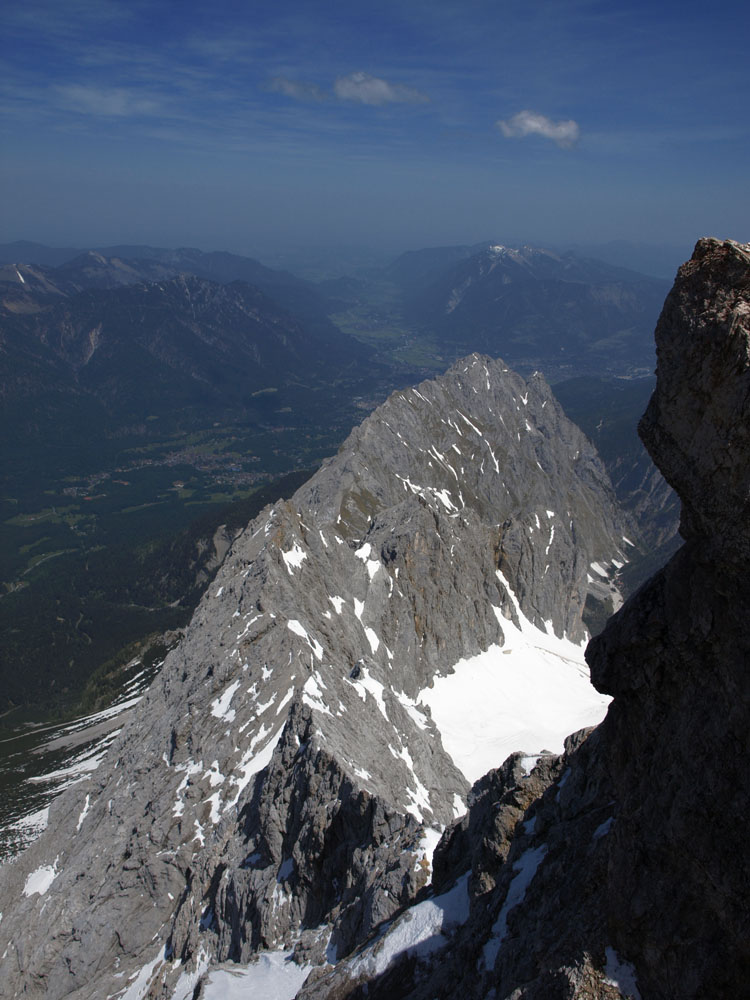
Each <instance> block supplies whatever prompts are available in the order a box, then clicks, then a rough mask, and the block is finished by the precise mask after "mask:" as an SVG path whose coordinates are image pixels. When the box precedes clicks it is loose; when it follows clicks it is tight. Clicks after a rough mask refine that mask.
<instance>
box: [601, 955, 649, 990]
mask: <svg viewBox="0 0 750 1000" xmlns="http://www.w3.org/2000/svg"><path fill="white" fill-rule="evenodd" d="M604 954H605V956H606V959H607V964H606V967H605V969H604V975H605V980H604V981H605V983H607V984H608V985H609V986H616V987H617V989H618V990H619V991H620V993H622V995H623V996H625V997H629V998H630V1000H641V991H640V990H639V989H638V980H637V978H636V974H635V968H634V966H633V965H632V963H631V962H626V961H624V960H623V959H622V958H620V956H619V955H618V954H617V952H616V951H615V949H614V948H606V949H605V952H604Z"/></svg>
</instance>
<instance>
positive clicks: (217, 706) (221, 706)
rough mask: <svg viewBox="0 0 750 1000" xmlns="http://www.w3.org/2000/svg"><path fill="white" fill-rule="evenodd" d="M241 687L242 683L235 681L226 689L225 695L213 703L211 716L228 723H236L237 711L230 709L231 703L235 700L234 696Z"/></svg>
mask: <svg viewBox="0 0 750 1000" xmlns="http://www.w3.org/2000/svg"><path fill="white" fill-rule="evenodd" d="M239 686H240V682H239V681H235V682H234V683H233V684H230V685H229V687H228V688H226V690H225V691H224V693H223V694H221V695H219V697H218V698H216V699H215V700H214V701H212V702H211V715H213V716H214V718H215V719H226V721H227V722H233V721H234V716H235V711H234V709H233V708H230V707H229V703H230V702H231V700H232V698H234V694H235V692H236V690H237V688H238V687H239Z"/></svg>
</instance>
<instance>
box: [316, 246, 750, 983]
mask: <svg viewBox="0 0 750 1000" xmlns="http://www.w3.org/2000/svg"><path fill="white" fill-rule="evenodd" d="M749 340H750V246H747V245H738V244H735V243H730V242H725V243H721V242H719V241H718V240H701V241H700V242H699V244H698V245H697V247H696V251H695V254H694V256H693V258H692V260H691V261H689V262H688V263H687V264H686V265H685V266H684V267H683V268H681V269H680V272H679V274H678V276H677V280H676V283H675V286H674V289H673V290H672V292H671V294H670V296H669V298H668V300H667V303H666V305H665V308H664V311H663V313H662V316H661V320H660V322H659V326H658V329H657V332H656V341H657V350H658V359H659V361H658V372H657V375H658V383H657V388H656V391H655V394H654V398H653V400H652V402H651V404H650V406H649V408H648V412H647V414H646V416H645V417H644V420H643V422H642V425H641V427H642V434H643V437H644V440H645V443H646V444H647V447H648V448H649V449H650V451H651V453H652V455H653V457H654V460H655V461H656V462H657V463H658V464H659V465H660V466H661V468H662V469H663V471H664V474H665V477H666V478H667V480H668V481H669V482H670V483H671V484H672V485H673V486H674V487H675V488H676V489H677V490H678V491H679V492H680V495H681V497H682V500H683V504H684V513H683V520H682V525H683V527H682V530H683V533H684V535H685V537H686V542H685V544H684V545H683V547H682V548H681V549H680V550H679V551H678V552H677V553H676V555H675V556H674V557H673V559H672V560H671V561H670V562H669V563H668V564H667V566H665V567H664V568H663V569H662V570H661V571H660V572H659V573H658V574H656V576H654V577H653V578H652V579H651V580H650V581H649V582H648V583H647V584H646V585H644V586H643V587H642V588H641V589H640V590H639V591H638V592H637V593H636V594H634V595H633V597H631V599H630V600H629V601H628V602H627V603H626V604H625V605H624V606H623V607H622V608H621V610H620V611H619V612H618V613H617V614H616V615H614V616H613V617H612V618H611V619H610V621H609V623H608V625H607V627H606V628H605V630H604V632H603V633H602V634H600V635H599V636H597V637H596V638H595V639H593V640H592V641H591V642H590V643H589V646H588V649H587V653H586V657H587V660H588V662H589V665H590V667H591V672H592V678H593V679H594V682H595V683H596V684H597V686H598V687H599V688H600V690H602V691H606V692H607V693H609V694H612V695H613V696H614V700H613V702H612V703H611V705H610V708H609V711H608V714H607V717H606V719H605V721H604V722H603V723H602V724H601V725H600V726H599V727H598V728H596V729H595V730H594V731H593V732H592V733H591V734H590V735H588V737H587V738H585V737H586V734H585V733H579V734H576V736H575V737H573V738H571V739H569V741H568V742H567V744H566V753H565V755H563V757H546V756H543V757H541V758H540V759H539V760H538V761H537V762H536V764H535V766H533V767H532V769H531V771H530V773H528V774H527V773H526V770H527V768H524V767H523V766H522V764H523V763H528V761H527V760H526V761H525V760H524V758H523V757H522V756H521V755H520V754H519V755H513V756H512V757H510V758H509V759H508V760H507V761H506V762H505V764H504V765H503V766H502V767H501V768H499V769H498V770H496V771H494V772H491V773H490V774H488V775H486V776H485V777H484V778H482V779H480V781H478V782H477V783H476V784H475V786H474V788H473V789H472V792H471V793H470V795H469V799H468V802H469V811H468V813H467V815H466V816H464V817H462V818H460V819H458V820H456V822H455V823H454V824H453V825H452V826H450V827H449V828H448V829H447V830H446V832H445V834H444V835H443V838H442V841H441V843H440V844H439V845H438V848H437V851H436V855H435V876H434V880H435V886H434V895H433V896H432V897H430V898H424V899H423V900H422V901H421V902H418V903H417V904H416V905H413V906H411V907H410V908H408V909H407V910H406V911H405V912H404V913H402V914H401V915H399V916H398V917H397V918H396V920H394V921H393V923H392V924H391V925H390V926H389V927H388V928H387V929H386V930H385V931H384V932H382V933H381V935H380V936H379V937H378V938H375V939H374V940H373V941H371V942H370V943H369V944H368V945H367V946H366V947H365V948H364V949H362V950H360V951H359V952H358V953H356V954H355V955H354V956H353V957H351V958H347V959H345V960H344V961H342V962H339V963H338V964H337V965H336V967H335V968H333V969H331V970H329V971H328V972H327V973H325V974H323V975H321V976H319V977H318V978H313V977H310V979H309V980H308V982H307V984H306V985H305V987H304V989H303V990H302V991H301V993H300V994H299V995H298V996H299V997H300V998H304V1000H323V998H327V1000H328V998H331V1000H332V998H336V1000H344V998H346V1000H360V998H362V1000H364V997H367V998H368V1000H402V998H403V1000H407V998H408V1000H432V998H436V997H439V998H446V1000H447V998H450V997H455V996H461V997H466V998H468V1000H480V998H490V1000H584V998H585V1000H601V998H623V997H624V998H631V1000H676V998H680V1000H704V998H718V997H721V998H725V997H726V998H729V997H732V998H734V997H741V996H746V995H747V989H748V986H747V984H748V982H750V906H748V900H749V899H750V859H749V856H748V851H747V817H748V815H750V779H748V769H747V761H748V757H749V754H750V685H749V684H748V664H750V633H749V632H748V624H747V623H748V609H749V608H750V583H749V582H748V574H747V553H748V541H749V539H750V522H748V518H747V504H748V475H750V472H749V471H748V470H750V441H749V440H748V412H747V398H748V389H749V388H750V355H749V354H748V342H749ZM532 763H533V762H532ZM420 929H421V932H420Z"/></svg>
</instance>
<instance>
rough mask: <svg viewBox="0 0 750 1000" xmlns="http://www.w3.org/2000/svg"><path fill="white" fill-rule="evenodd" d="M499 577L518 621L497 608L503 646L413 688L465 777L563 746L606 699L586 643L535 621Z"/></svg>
mask: <svg viewBox="0 0 750 1000" xmlns="http://www.w3.org/2000/svg"><path fill="white" fill-rule="evenodd" d="M498 577H499V578H500V579H501V581H502V583H503V584H504V586H505V588H506V590H507V593H508V596H509V597H510V599H511V601H512V603H513V604H514V607H515V611H516V614H517V616H518V622H519V626H518V627H516V626H515V625H514V624H513V623H512V622H510V621H506V620H505V619H504V618H503V616H502V613H501V612H500V610H499V609H496V614H497V616H498V621H499V622H500V623H501V625H502V629H503V632H504V637H505V643H504V645H503V646H500V645H493V646H490V647H489V649H487V650H486V651H485V652H483V653H479V654H478V655H476V656H471V657H468V658H466V659H462V660H459V661H458V663H456V664H455V665H454V669H453V673H451V674H448V675H447V676H443V677H436V678H435V679H434V681H433V686H432V687H431V688H424V690H422V691H420V692H419V694H418V695H417V701H421V702H423V703H424V704H425V705H427V706H428V707H429V709H430V712H431V715H432V719H433V721H434V723H435V724H436V726H437V728H438V730H439V731H440V734H441V737H442V742H443V746H444V747H445V749H446V750H447V752H448V753H449V755H450V756H451V758H452V759H453V762H454V764H455V765H456V767H458V769H459V770H460V771H461V772H462V773H463V774H464V776H465V777H466V779H467V780H468V781H469V783H470V784H473V783H474V782H475V781H476V780H477V779H478V778H481V777H482V775H483V774H486V773H487V771H489V770H490V768H493V767H498V766H499V765H500V764H501V763H502V762H503V761H504V760H505V759H506V758H507V757H508V756H509V755H510V754H511V753H513V752H514V751H517V750H523V751H525V752H526V753H527V754H530V755H531V754H538V753H540V752H541V751H542V750H549V751H551V752H552V753H562V752H563V749H564V740H565V737H566V736H567V735H568V734H569V733H572V732H575V731H576V730H577V729H582V728H584V726H593V725H597V724H598V723H599V722H601V720H602V718H603V717H604V714H605V712H606V709H607V705H608V704H609V702H610V699H609V698H608V697H606V696H604V695H601V694H599V692H598V691H596V689H595V688H594V687H593V686H592V684H591V679H590V676H589V671H588V667H587V665H586V662H585V660H584V658H583V648H582V647H581V646H576V645H575V644H574V643H572V642H570V641H569V640H568V639H560V638H558V637H557V636H555V635H549V634H547V633H546V632H543V631H542V630H541V629H538V628H537V627H536V626H535V625H533V624H532V623H531V622H530V621H529V620H528V618H526V617H525V615H524V614H523V612H522V611H521V608H520V605H519V604H518V601H517V599H516V597H515V595H514V594H513V591H512V590H511V588H510V586H509V584H508V582H507V581H506V580H505V578H504V577H503V576H502V574H501V573H500V572H498Z"/></svg>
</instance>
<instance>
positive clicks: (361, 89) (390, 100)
mask: <svg viewBox="0 0 750 1000" xmlns="http://www.w3.org/2000/svg"><path fill="white" fill-rule="evenodd" d="M333 92H334V93H335V95H336V96H337V97H339V98H340V99H341V100H342V101H356V102H358V103H359V104H372V105H380V104H425V103H427V102H428V101H429V97H428V96H427V94H423V93H422V92H421V91H420V90H415V88H414V87H407V86H406V85H405V84H403V83H388V81H387V80H381V79H380V77H377V76H370V74H369V73H361V72H360V73H350V74H349V75H348V76H340V77H338V79H337V80H336V82H335V83H334V85H333Z"/></svg>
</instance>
